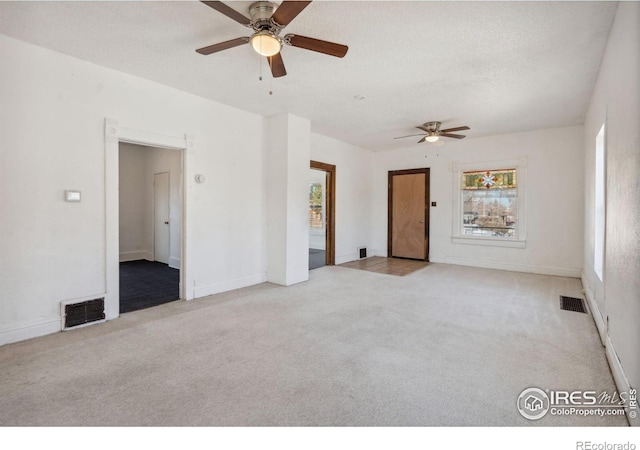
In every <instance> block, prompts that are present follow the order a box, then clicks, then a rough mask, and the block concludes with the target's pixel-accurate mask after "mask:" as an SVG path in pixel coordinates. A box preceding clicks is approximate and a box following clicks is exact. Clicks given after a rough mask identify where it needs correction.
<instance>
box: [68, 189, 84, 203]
mask: <svg viewBox="0 0 640 450" xmlns="http://www.w3.org/2000/svg"><path fill="white" fill-rule="evenodd" d="M80 198H81V196H80V191H68V190H67V191H64V199H65V201H67V202H79V201H80Z"/></svg>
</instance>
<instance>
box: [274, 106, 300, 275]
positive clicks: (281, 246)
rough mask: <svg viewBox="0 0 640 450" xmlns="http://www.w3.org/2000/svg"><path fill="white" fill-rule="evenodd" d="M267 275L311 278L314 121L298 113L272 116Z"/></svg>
mask: <svg viewBox="0 0 640 450" xmlns="http://www.w3.org/2000/svg"><path fill="white" fill-rule="evenodd" d="M265 134H266V147H267V150H266V158H267V162H266V165H267V229H266V233H267V279H268V281H270V282H272V283H276V284H280V285H283V286H289V285H292V284H296V283H300V282H303V281H307V280H308V279H309V154H310V153H309V152H310V147H311V143H310V136H311V123H310V122H309V121H308V120H307V119H303V118H301V117H297V116H294V115H292V114H281V115H277V116H273V117H270V118H268V119H266V133H265Z"/></svg>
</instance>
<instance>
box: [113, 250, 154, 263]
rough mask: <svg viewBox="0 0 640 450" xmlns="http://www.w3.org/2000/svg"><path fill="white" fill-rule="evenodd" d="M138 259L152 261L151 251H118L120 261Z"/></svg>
mask: <svg viewBox="0 0 640 450" xmlns="http://www.w3.org/2000/svg"><path fill="white" fill-rule="evenodd" d="M140 259H146V260H147V261H153V254H152V253H151V252H145V251H135V252H121V253H120V262H127V261H138V260H140Z"/></svg>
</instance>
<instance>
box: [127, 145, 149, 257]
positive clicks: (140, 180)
mask: <svg viewBox="0 0 640 450" xmlns="http://www.w3.org/2000/svg"><path fill="white" fill-rule="evenodd" d="M119 153H120V154H119V156H120V173H119V179H120V227H119V228H120V261H134V260H137V259H147V260H149V261H153V248H152V247H150V246H149V244H150V243H151V240H150V239H149V231H150V230H149V225H150V224H149V213H148V211H149V206H148V203H149V197H148V191H147V183H148V182H149V180H148V177H147V174H146V153H145V152H144V151H142V149H141V147H139V146H134V145H129V144H120V152H119ZM152 236H153V234H152Z"/></svg>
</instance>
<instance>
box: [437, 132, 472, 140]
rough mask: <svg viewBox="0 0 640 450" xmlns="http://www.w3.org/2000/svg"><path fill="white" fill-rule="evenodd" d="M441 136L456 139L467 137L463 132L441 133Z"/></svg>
mask: <svg viewBox="0 0 640 450" xmlns="http://www.w3.org/2000/svg"><path fill="white" fill-rule="evenodd" d="M440 136H445V137H450V138H454V139H464V138H465V137H466V136H463V135H461V134H449V133H440Z"/></svg>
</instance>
